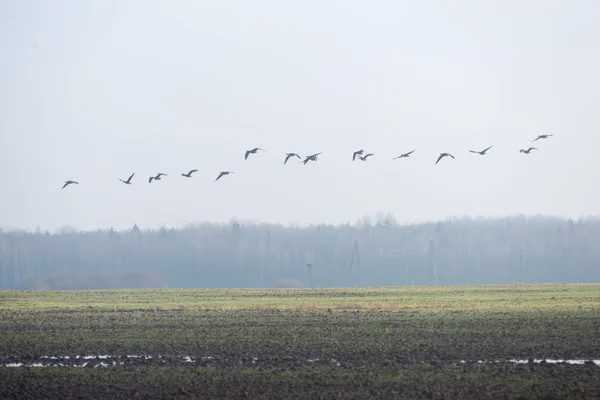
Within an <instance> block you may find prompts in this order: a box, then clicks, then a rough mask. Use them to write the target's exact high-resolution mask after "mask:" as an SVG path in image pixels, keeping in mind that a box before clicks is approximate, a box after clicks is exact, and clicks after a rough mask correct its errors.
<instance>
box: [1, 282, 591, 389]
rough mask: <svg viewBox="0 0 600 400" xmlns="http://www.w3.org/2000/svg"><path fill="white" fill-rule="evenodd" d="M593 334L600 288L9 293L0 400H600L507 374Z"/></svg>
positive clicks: (573, 349) (552, 376)
mask: <svg viewBox="0 0 600 400" xmlns="http://www.w3.org/2000/svg"><path fill="white" fill-rule="evenodd" d="M599 331H600V285H510V286H477V287H408V288H361V289H314V290H311V289H268V290H266V289H265V290H249V289H248V290H232V289H229V290H227V289H204V290H200V289H197V290H192V289H185V290H184V289H168V290H167V289H161V290H152V289H147V290H103V291H55V292H41V291H40V292H34V291H19V292H17V291H5V292H0V365H6V364H10V363H23V364H24V365H25V366H23V367H19V368H13V367H3V366H0V398H37V399H39V398H57V397H61V398H69V397H71V398H77V397H86V398H111V399H119V398H133V397H136V398H157V397H168V398H176V397H182V398H193V397H194V396H196V397H197V398H207V397H209V398H213V397H222V398H252V399H259V398H281V397H282V396H283V397H286V398H362V399H364V398H369V397H373V398H423V397H427V398H431V397H433V398H505V396H506V397H508V398H518V397H520V396H521V397H522V398H600V367H599V366H596V365H593V364H591V365H590V363H588V364H585V365H567V364H564V363H558V364H551V363H534V362H529V363H524V364H517V363H514V362H510V360H511V359H524V360H527V359H582V360H598V359H600V332H599ZM86 356H88V357H87V358H84V357H86ZM90 356H92V357H90ZM95 356H102V357H101V358H97V357H95ZM128 356H139V357H128ZM52 357H56V358H52ZM67 357H68V358H67ZM37 364H43V365H59V364H60V365H62V366H61V367H57V368H28V367H26V365H37ZM106 365H108V366H106ZM75 366H79V367H83V368H75ZM105 366H106V367H105Z"/></svg>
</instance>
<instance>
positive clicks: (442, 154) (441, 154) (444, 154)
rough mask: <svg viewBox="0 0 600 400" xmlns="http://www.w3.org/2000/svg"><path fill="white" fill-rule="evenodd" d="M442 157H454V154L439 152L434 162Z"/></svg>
mask: <svg viewBox="0 0 600 400" xmlns="http://www.w3.org/2000/svg"><path fill="white" fill-rule="evenodd" d="M444 157H452V158H454V156H453V155H452V154H450V153H440V156H439V157H438V159H437V161H436V162H435V163H436V164H437V163H439V162H440V160H441V159H442V158H444Z"/></svg>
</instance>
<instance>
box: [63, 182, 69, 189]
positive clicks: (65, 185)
mask: <svg viewBox="0 0 600 400" xmlns="http://www.w3.org/2000/svg"><path fill="white" fill-rule="evenodd" d="M69 183H70V182H65V184H64V185H63V187H61V189H64V188H66V187H67V186H68V185H69Z"/></svg>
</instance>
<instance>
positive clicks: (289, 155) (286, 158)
mask: <svg viewBox="0 0 600 400" xmlns="http://www.w3.org/2000/svg"><path fill="white" fill-rule="evenodd" d="M292 156H293V154H288V155H287V156H286V157H285V161H284V162H283V165H285V163H286V162H288V160H289V159H290V157H292Z"/></svg>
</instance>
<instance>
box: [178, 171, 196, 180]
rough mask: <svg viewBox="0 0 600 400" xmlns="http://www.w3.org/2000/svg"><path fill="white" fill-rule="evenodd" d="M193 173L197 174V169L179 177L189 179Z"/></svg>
mask: <svg viewBox="0 0 600 400" xmlns="http://www.w3.org/2000/svg"><path fill="white" fill-rule="evenodd" d="M194 172H198V170H197V169H192V170H190V172H188V173H187V174H181V176H185V177H186V178H191V177H192V174H193V173H194Z"/></svg>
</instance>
